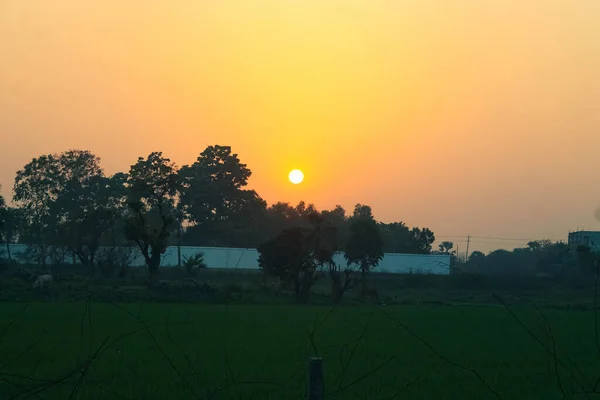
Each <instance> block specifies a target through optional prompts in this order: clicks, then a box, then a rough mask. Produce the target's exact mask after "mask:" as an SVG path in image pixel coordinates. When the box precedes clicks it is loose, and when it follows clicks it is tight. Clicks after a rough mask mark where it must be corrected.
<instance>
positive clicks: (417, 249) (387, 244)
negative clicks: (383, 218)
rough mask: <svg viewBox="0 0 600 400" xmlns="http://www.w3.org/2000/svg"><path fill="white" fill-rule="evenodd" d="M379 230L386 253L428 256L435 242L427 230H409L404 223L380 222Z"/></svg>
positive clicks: (432, 235) (431, 233) (416, 228)
mask: <svg viewBox="0 0 600 400" xmlns="http://www.w3.org/2000/svg"><path fill="white" fill-rule="evenodd" d="M379 228H380V231H381V234H382V240H383V248H384V252H386V253H406V254H429V253H431V245H432V244H433V242H435V236H434V234H433V232H432V231H431V230H430V229H428V228H423V229H421V228H418V227H414V228H412V229H409V228H408V226H406V225H405V224H404V222H392V223H389V224H386V223H383V222H380V223H379Z"/></svg>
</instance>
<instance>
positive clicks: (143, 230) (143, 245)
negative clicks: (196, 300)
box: [125, 152, 181, 282]
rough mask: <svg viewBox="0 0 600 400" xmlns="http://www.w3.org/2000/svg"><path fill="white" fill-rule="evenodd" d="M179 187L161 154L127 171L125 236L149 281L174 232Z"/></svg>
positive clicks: (141, 160)
mask: <svg viewBox="0 0 600 400" xmlns="http://www.w3.org/2000/svg"><path fill="white" fill-rule="evenodd" d="M180 187H181V186H180V182H179V176H178V174H177V166H176V165H175V164H174V163H173V162H171V160H170V159H168V158H165V157H163V155H162V153H161V152H153V153H151V154H150V155H149V156H148V157H147V158H146V159H144V158H142V157H140V158H138V161H137V163H135V164H134V165H132V166H131V168H130V170H129V175H128V179H127V188H128V199H127V205H128V213H127V217H126V223H125V233H126V237H127V238H128V239H129V240H132V241H133V242H134V243H135V244H136V245H137V246H138V248H139V249H140V252H141V253H142V256H143V257H144V260H145V262H146V266H147V268H148V273H149V276H150V280H151V282H152V281H153V280H155V278H156V274H157V272H158V269H159V267H160V261H161V256H162V254H164V252H165V251H166V250H167V246H168V243H169V237H170V236H171V234H172V233H173V232H174V231H175V229H177V218H176V216H177V211H176V204H175V202H176V199H177V195H178V193H179V189H180Z"/></svg>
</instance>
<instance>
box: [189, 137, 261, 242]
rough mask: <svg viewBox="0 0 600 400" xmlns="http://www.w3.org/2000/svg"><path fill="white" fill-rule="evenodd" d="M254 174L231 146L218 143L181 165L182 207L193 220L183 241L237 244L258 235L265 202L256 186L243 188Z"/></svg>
mask: <svg viewBox="0 0 600 400" xmlns="http://www.w3.org/2000/svg"><path fill="white" fill-rule="evenodd" d="M251 174H252V172H251V171H250V169H249V168H248V167H247V166H246V164H242V163H241V162H240V160H239V158H238V156H237V154H234V153H232V151H231V147H229V146H219V145H216V146H209V147H207V148H206V149H205V150H204V151H203V152H202V153H201V154H200V156H199V157H198V159H197V160H196V162H195V163H193V164H192V165H189V166H188V165H186V166H183V167H182V168H181V170H180V171H179V176H180V178H181V181H182V185H183V190H182V192H181V201H180V204H179V207H180V209H181V210H182V212H183V214H184V215H185V216H186V217H187V219H188V221H189V222H190V223H191V224H192V227H191V228H189V229H187V230H186V233H185V235H184V242H188V241H193V242H195V243H197V244H201V245H209V246H237V245H239V243H240V242H247V241H251V240H252V238H255V237H257V235H258V233H259V231H260V228H261V225H262V223H263V220H264V216H265V210H266V202H265V201H264V200H262V199H261V198H260V196H258V194H257V193H256V192H255V191H254V190H244V189H243V187H244V186H246V185H247V184H248V178H249V177H250V176H251ZM257 244H258V243H257Z"/></svg>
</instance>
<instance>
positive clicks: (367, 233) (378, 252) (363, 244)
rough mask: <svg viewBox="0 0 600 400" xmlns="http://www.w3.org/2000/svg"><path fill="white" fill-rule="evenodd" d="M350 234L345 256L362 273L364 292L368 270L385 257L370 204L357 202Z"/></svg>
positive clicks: (364, 291) (351, 220) (364, 290)
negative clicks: (357, 266)
mask: <svg viewBox="0 0 600 400" xmlns="http://www.w3.org/2000/svg"><path fill="white" fill-rule="evenodd" d="M349 230H350V236H349V238H348V241H347V242H346V251H345V257H346V261H347V263H348V264H349V265H351V264H357V265H359V267H360V270H361V274H362V285H363V287H362V289H363V293H366V291H367V283H366V276H367V272H369V271H370V270H371V269H373V268H375V267H376V266H377V264H379V262H380V261H381V259H382V258H383V241H382V239H381V234H380V231H379V227H378V226H377V222H376V221H375V218H374V217H373V214H372V212H371V208H370V207H369V206H365V205H361V204H357V205H356V206H355V207H354V214H353V216H352V217H351V218H350V226H349Z"/></svg>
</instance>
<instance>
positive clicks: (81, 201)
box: [14, 150, 112, 267]
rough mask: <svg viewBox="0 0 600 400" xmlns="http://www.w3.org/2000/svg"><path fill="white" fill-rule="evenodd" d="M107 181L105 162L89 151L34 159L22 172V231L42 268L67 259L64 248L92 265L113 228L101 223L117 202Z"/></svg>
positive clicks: (18, 196)
mask: <svg viewBox="0 0 600 400" xmlns="http://www.w3.org/2000/svg"><path fill="white" fill-rule="evenodd" d="M106 179H107V178H105V177H104V174H103V171H102V168H100V159H99V158H98V157H96V156H95V155H94V154H92V153H91V152H89V151H87V150H69V151H66V152H64V153H60V154H49V155H44V156H41V157H38V158H34V159H33V160H32V161H30V162H29V163H28V164H27V165H25V167H24V168H23V169H22V170H20V171H18V172H17V176H16V178H15V185H14V200H15V202H16V203H17V204H19V206H20V210H21V211H20V214H21V217H22V218H21V222H22V232H21V233H22V236H23V238H24V239H25V240H26V241H27V242H28V244H29V245H30V247H31V251H33V252H34V253H35V258H37V259H38V261H40V262H41V263H42V264H43V265H45V263H46V259H47V257H48V256H51V257H54V258H55V259H57V260H58V261H60V260H61V259H64V256H65V249H69V250H71V251H73V252H74V253H75V254H76V255H77V256H78V257H79V258H80V259H81V262H82V263H84V264H85V265H87V266H88V267H90V266H91V265H93V262H94V261H93V260H94V257H93V253H94V252H95V251H96V249H97V247H98V245H99V242H100V237H101V236H102V234H103V232H104V231H105V230H106V229H108V226H109V225H110V223H103V222H102V221H101V220H100V219H99V216H100V215H101V214H103V213H104V212H105V211H106V209H107V207H108V208H110V207H111V206H110V205H109V204H112V201H111V200H110V199H109V197H108V196H107V193H106V190H105V186H106V185H107V181H106ZM84 249H85V250H84ZM84 253H85V256H84ZM90 254H91V257H90Z"/></svg>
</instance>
